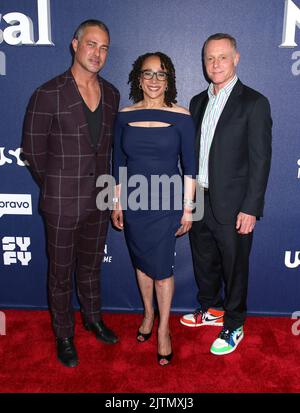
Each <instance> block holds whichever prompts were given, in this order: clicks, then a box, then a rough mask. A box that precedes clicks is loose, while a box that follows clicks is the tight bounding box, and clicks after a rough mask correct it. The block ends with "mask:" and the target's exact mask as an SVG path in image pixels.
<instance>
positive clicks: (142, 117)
mask: <svg viewBox="0 0 300 413" xmlns="http://www.w3.org/2000/svg"><path fill="white" fill-rule="evenodd" d="M128 83H130V86H131V90H130V98H131V99H132V100H133V101H134V104H133V105H132V106H128V107H125V108H124V109H123V110H122V111H121V112H119V114H118V119H117V124H116V130H115V142H114V176H115V179H116V181H117V186H116V191H115V197H114V211H113V213H112V220H113V224H114V225H115V227H116V228H118V229H121V230H122V229H123V228H124V231H125V238H126V242H127V245H128V248H129V252H130V255H131V258H132V261H133V264H134V267H135V269H136V273H137V280H138V285H139V288H140V291H141V295H142V298H143V303H144V308H145V312H144V318H143V321H142V324H141V326H140V327H139V329H138V333H137V340H138V341H139V342H145V341H146V340H148V339H149V338H150V336H151V333H152V327H153V323H154V307H153V294H154V290H155V292H156V297H157V302H158V310H159V326H158V336H157V337H158V352H157V354H158V362H159V364H160V365H162V366H164V365H167V364H169V363H170V361H171V358H172V355H173V352H172V345H171V337H170V331H169V316H170V309H171V303H172V297H173V293H174V277H173V267H174V252H175V241H176V236H180V235H183V234H185V233H186V232H188V231H189V230H190V228H191V224H192V221H191V218H192V207H193V199H194V191H195V179H194V177H195V169H196V168H195V151H194V139H195V129H194V124H193V121H192V118H191V116H190V113H189V111H188V110H187V109H185V108H183V107H180V106H178V105H176V104H175V103H176V100H175V98H176V94H177V92H176V85H175V70H174V66H173V63H172V61H171V59H170V58H169V57H168V56H166V55H165V54H163V53H160V52H156V53H147V54H145V55H142V56H140V57H139V58H138V59H137V60H136V61H135V62H134V64H133V69H132V71H131V73H130V75H129V82H128ZM178 165H180V167H181V170H182V171H183V174H184V177H182V173H180V170H179V166H178ZM120 168H121V169H120ZM126 177H127V178H126ZM125 178H126V179H127V180H126V179H125ZM170 182H172V184H171V185H169V183H170ZM182 186H183V187H184V195H183V190H182ZM182 198H183V202H182Z"/></svg>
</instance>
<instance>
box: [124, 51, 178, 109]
mask: <svg viewBox="0 0 300 413" xmlns="http://www.w3.org/2000/svg"><path fill="white" fill-rule="evenodd" d="M152 56H157V57H159V59H160V62H161V68H162V69H163V70H166V72H167V73H168V76H167V82H168V88H167V90H166V92H165V104H166V105H167V106H169V107H171V106H172V103H176V102H177V100H176V96H177V90H176V76H175V68H174V65H173V63H172V60H171V59H170V58H169V56H167V55H165V54H164V53H161V52H155V53H145V54H143V55H141V56H139V57H138V58H137V59H136V61H135V62H134V63H133V65H132V67H133V68H132V70H131V72H130V73H129V79H128V84H130V93H129V99H132V100H133V102H134V103H137V102H140V101H141V100H143V98H144V93H143V91H142V89H140V77H141V70H142V66H143V63H144V61H145V60H146V59H147V58H148V57H152Z"/></svg>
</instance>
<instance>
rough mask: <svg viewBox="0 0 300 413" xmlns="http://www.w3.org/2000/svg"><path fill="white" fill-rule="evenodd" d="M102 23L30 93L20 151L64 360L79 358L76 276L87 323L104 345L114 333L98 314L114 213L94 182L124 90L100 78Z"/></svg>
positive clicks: (81, 36) (104, 165) (106, 157)
mask: <svg viewBox="0 0 300 413" xmlns="http://www.w3.org/2000/svg"><path fill="white" fill-rule="evenodd" d="M109 40H110V38H109V31H108V28H107V27H106V25H105V24H104V23H103V22H100V21H98V20H88V21H85V22H83V23H82V24H81V25H80V26H79V27H78V28H77V30H76V32H75V34H74V38H73V40H72V48H73V51H74V61H73V65H72V67H71V68H70V69H69V70H67V71H66V72H65V73H63V74H62V75H60V76H57V77H56V78H54V79H52V80H50V81H49V82H47V83H45V84H44V85H42V86H41V87H39V88H38V89H37V90H36V91H35V93H34V94H33V96H32V97H31V99H30V102H29V105H28V108H27V112H26V117H25V123H24V135H23V154H24V158H25V159H26V160H27V161H28V162H29V165H30V169H31V172H32V174H33V176H34V177H35V179H36V180H37V182H38V184H39V185H40V188H41V199H40V208H41V211H42V213H43V215H44V218H45V223H46V230H47V241H48V254H49V279H48V290H49V307H50V310H51V315H52V325H53V329H54V333H55V336H56V349H57V356H58V359H59V361H61V362H62V363H63V364H64V365H65V366H67V367H74V366H76V365H77V364H78V357H77V352H76V348H75V346H74V342H73V337H74V314H73V308H72V295H73V285H72V278H73V273H74V270H75V269H76V284H77V292H78V298H79V301H80V306H81V313H82V318H83V324H84V327H85V328H86V329H87V330H88V331H91V332H93V333H94V334H95V335H96V337H97V338H98V339H100V340H102V341H104V342H106V343H116V342H117V341H118V338H117V336H116V335H115V334H114V333H113V331H111V330H110V329H108V328H107V327H106V326H105V324H104V323H103V320H102V318H101V315H100V307H101V305H100V280H99V274H100V266H101V262H102V258H103V254H104V246H105V239H106V234H107V228H108V222H109V211H108V210H107V209H106V210H105V209H104V208H103V210H101V205H100V206H99V205H98V207H99V209H98V208H97V206H96V196H97V191H96V180H97V177H98V176H99V175H102V174H109V173H110V159H111V144H112V133H113V125H114V120H115V116H116V114H117V111H118V106H119V99H120V95H119V92H118V90H117V89H116V88H115V87H114V86H113V85H112V84H110V83H108V82H107V81H106V80H104V79H103V78H101V77H100V76H98V72H99V70H101V68H102V67H103V65H104V63H105V60H106V57H107V53H108V48H109Z"/></svg>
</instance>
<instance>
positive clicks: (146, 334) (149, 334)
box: [136, 314, 155, 343]
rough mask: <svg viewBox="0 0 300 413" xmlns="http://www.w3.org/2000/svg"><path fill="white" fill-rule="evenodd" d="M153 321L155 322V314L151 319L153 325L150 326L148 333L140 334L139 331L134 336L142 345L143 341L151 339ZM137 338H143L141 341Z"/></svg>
mask: <svg viewBox="0 0 300 413" xmlns="http://www.w3.org/2000/svg"><path fill="white" fill-rule="evenodd" d="M154 320H155V314H154V317H153V324H152V328H151V331H150V333H142V332H141V331H140V330H138V332H137V335H136V340H137V341H138V342H139V343H144V342H145V341H147V340H149V338H150V337H151V335H152V329H153V325H154ZM139 337H143V340H139Z"/></svg>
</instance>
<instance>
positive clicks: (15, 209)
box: [0, 194, 32, 218]
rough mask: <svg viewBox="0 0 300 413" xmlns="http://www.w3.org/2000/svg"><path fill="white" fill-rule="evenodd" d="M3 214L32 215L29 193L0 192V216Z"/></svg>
mask: <svg viewBox="0 0 300 413" xmlns="http://www.w3.org/2000/svg"><path fill="white" fill-rule="evenodd" d="M5 214H7V215H32V202H31V195H29V194H0V218H1V217H2V216H3V215H5Z"/></svg>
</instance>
